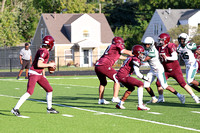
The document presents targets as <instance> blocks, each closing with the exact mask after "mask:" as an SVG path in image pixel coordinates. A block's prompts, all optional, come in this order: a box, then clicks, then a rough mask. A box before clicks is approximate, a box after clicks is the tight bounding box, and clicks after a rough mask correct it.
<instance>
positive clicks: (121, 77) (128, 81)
mask: <svg viewBox="0 0 200 133" xmlns="http://www.w3.org/2000/svg"><path fill="white" fill-rule="evenodd" d="M132 54H133V55H134V56H129V57H128V58H127V59H126V60H125V61H124V63H123V65H122V67H121V68H120V69H119V71H118V72H117V75H116V76H115V77H116V78H115V80H116V82H121V83H122V84H123V85H124V86H125V87H126V88H128V90H127V91H126V92H125V93H124V96H123V97H122V99H121V101H120V102H119V103H118V104H117V105H116V108H119V109H125V107H124V106H123V104H124V102H125V101H126V99H127V98H128V96H129V95H130V94H131V92H132V91H134V90H135V86H137V87H138V107H137V109H138V110H150V108H148V107H146V106H145V105H143V85H144V84H143V83H142V81H140V80H137V79H136V78H133V77H131V76H130V75H131V74H132V73H133V71H134V72H135V74H136V75H137V77H138V78H140V79H143V80H145V81H147V82H148V78H147V77H146V76H144V75H143V74H141V73H140V70H139V67H140V65H141V62H140V60H142V59H143V58H144V55H143V54H144V48H143V47H142V46H141V45H135V46H133V48H132Z"/></svg>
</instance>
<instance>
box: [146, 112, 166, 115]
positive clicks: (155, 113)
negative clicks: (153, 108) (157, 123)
mask: <svg viewBox="0 0 200 133" xmlns="http://www.w3.org/2000/svg"><path fill="white" fill-rule="evenodd" d="M147 113H149V114H154V115H161V114H162V113H158V112H147Z"/></svg>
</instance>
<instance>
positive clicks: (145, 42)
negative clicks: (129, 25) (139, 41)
mask: <svg viewBox="0 0 200 133" xmlns="http://www.w3.org/2000/svg"><path fill="white" fill-rule="evenodd" d="M143 44H144V47H145V49H148V48H147V47H146V44H149V45H150V47H152V46H154V39H153V38H152V37H146V38H145V39H144V41H143Z"/></svg>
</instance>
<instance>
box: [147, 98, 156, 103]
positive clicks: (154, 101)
mask: <svg viewBox="0 0 200 133" xmlns="http://www.w3.org/2000/svg"><path fill="white" fill-rule="evenodd" d="M157 102H158V99H157V98H155V99H152V100H150V101H148V102H146V103H157Z"/></svg>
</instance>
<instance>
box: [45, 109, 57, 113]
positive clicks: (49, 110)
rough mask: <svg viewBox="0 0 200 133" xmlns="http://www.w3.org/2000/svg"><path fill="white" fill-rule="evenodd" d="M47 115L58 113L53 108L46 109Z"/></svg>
mask: <svg viewBox="0 0 200 133" xmlns="http://www.w3.org/2000/svg"><path fill="white" fill-rule="evenodd" d="M47 113H49V114H58V113H59V112H58V111H56V110H55V109H54V108H50V109H48V108H47Z"/></svg>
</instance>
